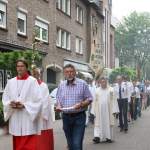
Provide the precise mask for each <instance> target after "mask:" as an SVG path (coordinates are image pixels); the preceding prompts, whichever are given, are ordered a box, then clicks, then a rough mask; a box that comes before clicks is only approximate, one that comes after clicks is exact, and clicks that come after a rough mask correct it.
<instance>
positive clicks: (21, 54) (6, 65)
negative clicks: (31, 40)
mask: <svg viewBox="0 0 150 150" xmlns="http://www.w3.org/2000/svg"><path fill="white" fill-rule="evenodd" d="M20 58H24V59H26V60H27V62H28V64H29V70H30V69H31V64H32V63H33V58H34V63H35V64H37V65H39V62H41V59H42V57H41V56H40V55H39V53H38V52H34V53H33V52H32V51H31V50H26V51H13V52H0V69H4V70H10V71H11V73H12V76H15V74H16V66H15V65H16V63H15V62H16V60H17V59H20Z"/></svg>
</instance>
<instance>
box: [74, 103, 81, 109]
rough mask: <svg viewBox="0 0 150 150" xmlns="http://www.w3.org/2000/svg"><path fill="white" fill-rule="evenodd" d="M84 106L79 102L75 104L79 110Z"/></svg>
mask: <svg viewBox="0 0 150 150" xmlns="http://www.w3.org/2000/svg"><path fill="white" fill-rule="evenodd" d="M81 108H82V103H77V104H75V105H74V109H76V110H78V109H81Z"/></svg>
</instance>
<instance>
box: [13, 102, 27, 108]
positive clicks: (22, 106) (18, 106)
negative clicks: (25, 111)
mask: <svg viewBox="0 0 150 150" xmlns="http://www.w3.org/2000/svg"><path fill="white" fill-rule="evenodd" d="M10 106H11V107H12V108H14V109H22V108H24V105H23V104H22V103H21V102H16V101H11V102H10Z"/></svg>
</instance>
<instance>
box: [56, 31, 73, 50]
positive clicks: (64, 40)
mask: <svg viewBox="0 0 150 150" xmlns="http://www.w3.org/2000/svg"><path fill="white" fill-rule="evenodd" d="M56 45H57V46H58V47H61V48H64V49H67V50H70V33H69V32H67V31H65V30H63V29H61V28H57V41H56Z"/></svg>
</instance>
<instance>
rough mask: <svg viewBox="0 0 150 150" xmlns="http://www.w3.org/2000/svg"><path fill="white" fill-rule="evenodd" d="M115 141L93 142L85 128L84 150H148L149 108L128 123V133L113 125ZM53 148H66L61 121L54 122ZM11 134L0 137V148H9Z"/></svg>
mask: <svg viewBox="0 0 150 150" xmlns="http://www.w3.org/2000/svg"><path fill="white" fill-rule="evenodd" d="M114 133H115V142H114V143H111V144H106V143H101V144H93V143H92V138H93V126H89V127H87V128H86V134H85V139H84V150H150V140H149V139H150V108H149V109H148V110H145V111H144V112H143V114H142V117H141V118H139V119H138V120H137V121H136V122H134V123H133V124H130V125H129V132H128V134H125V133H122V132H119V128H118V127H115V131H114ZM54 134H55V150H66V140H65V137H64V134H63V131H62V124H61V121H56V122H55V123H54ZM11 149H12V148H11V136H3V137H0V150H11Z"/></svg>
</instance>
